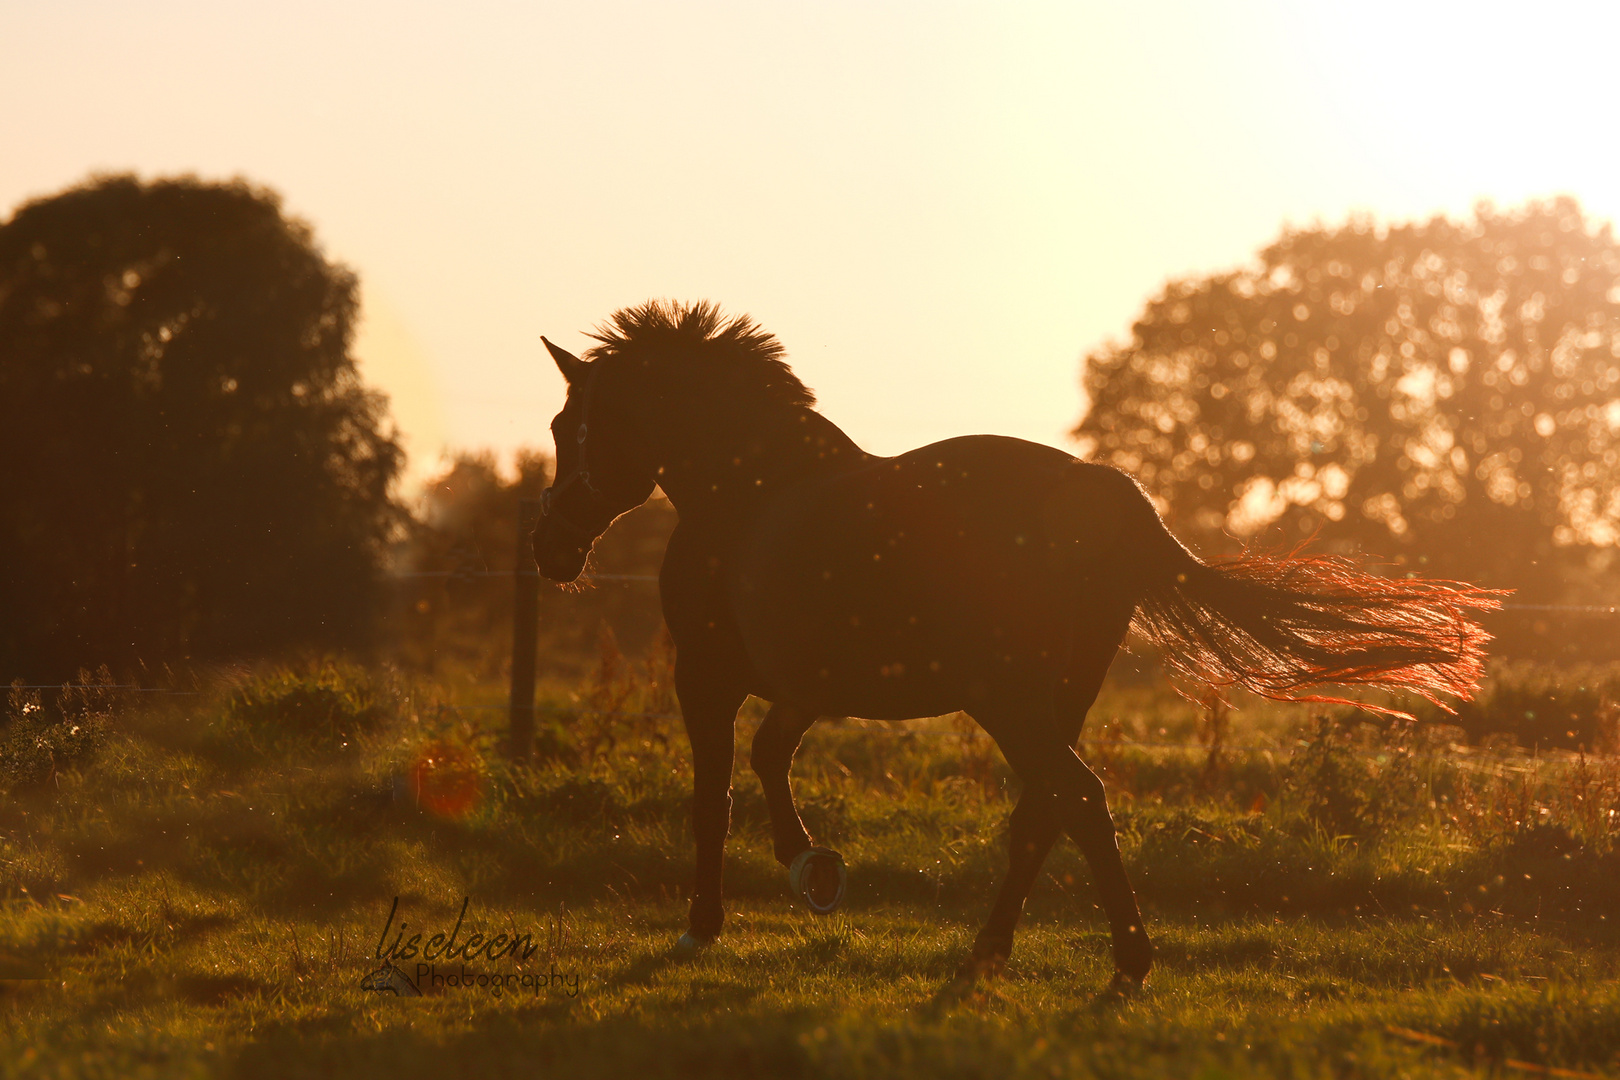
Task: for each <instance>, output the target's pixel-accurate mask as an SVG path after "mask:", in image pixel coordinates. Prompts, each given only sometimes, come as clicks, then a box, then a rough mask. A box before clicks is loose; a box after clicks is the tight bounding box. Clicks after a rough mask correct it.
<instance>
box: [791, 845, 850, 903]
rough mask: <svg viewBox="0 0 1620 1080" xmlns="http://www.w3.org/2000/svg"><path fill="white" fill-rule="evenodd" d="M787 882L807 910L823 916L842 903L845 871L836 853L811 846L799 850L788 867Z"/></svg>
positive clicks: (839, 856) (846, 881)
mask: <svg viewBox="0 0 1620 1080" xmlns="http://www.w3.org/2000/svg"><path fill="white" fill-rule="evenodd" d="M788 884H789V885H791V886H792V887H793V892H794V894H795V895H796V896H799V897H801V898H802V899H803V900H804V902H805V903H806V904H809V905H810V910H811V911H813V912H815V913H816V914H817V915H826V914H828V913H830V912H832V911H835V910H837V908H838V905H839V904H841V903H843V902H844V890H845V889H846V888H848V886H849V871H848V870H846V869H845V868H844V857H843V856H842V855H840V854H838V852H836V851H832V850H831V849H829V848H824V847H813V848H810V849H808V850H806V851H801V852H799V855H798V857H797V858H796V859H794V860H793V865H791V866H789V867H788Z"/></svg>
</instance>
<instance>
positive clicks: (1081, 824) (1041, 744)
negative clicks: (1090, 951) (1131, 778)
mask: <svg viewBox="0 0 1620 1080" xmlns="http://www.w3.org/2000/svg"><path fill="white" fill-rule="evenodd" d="M1019 719H1022V720H1023V723H1022V724H1020V723H1019ZM1031 720H1034V723H1030V721H1031ZM1014 725H1016V726H1014ZM985 726H986V728H987V729H988V730H989V731H990V733H991V734H992V735H993V736H995V738H996V741H997V742H998V743H999V744H1000V746H1001V750H1002V753H1004V754H1005V755H1006V756H1007V761H1008V763H1009V764H1011V765H1012V767H1013V769H1014V770H1016V771H1017V772H1018V774H1019V776H1020V777H1022V778H1023V780H1024V783H1025V784H1026V785H1027V786H1028V787H1029V788H1030V789H1033V790H1037V791H1042V792H1050V793H1051V794H1043V795H1042V796H1041V797H1042V799H1043V800H1044V801H1046V802H1047V807H1048V811H1049V812H1050V813H1052V814H1053V815H1054V816H1055V817H1056V819H1057V821H1058V822H1059V824H1060V825H1061V826H1062V827H1063V829H1064V830H1065V831H1067V832H1068V834H1069V835H1070V836H1071V837H1073V838H1074V841H1075V843H1077V844H1079V845H1080V850H1081V852H1082V853H1083V854H1084V855H1085V857H1086V863H1087V864H1088V865H1089V866H1090V867H1091V874H1092V878H1093V879H1094V880H1095V882H1096V885H1097V891H1098V892H1099V893H1100V894H1101V897H1102V902H1103V910H1104V911H1105V912H1106V913H1107V914H1108V925H1109V929H1110V931H1111V932H1112V935H1113V947H1114V948H1113V952H1114V966H1115V968H1116V969H1117V971H1116V974H1115V982H1116V984H1123V985H1126V986H1134V985H1137V984H1140V983H1141V982H1142V980H1143V979H1145V978H1146V977H1147V973H1148V968H1149V967H1150V966H1151V965H1152V948H1151V946H1149V944H1148V939H1147V932H1146V931H1145V930H1144V928H1143V926H1142V913H1141V911H1139V910H1138V908H1137V906H1136V893H1135V891H1134V890H1132V888H1131V882H1130V878H1129V877H1127V876H1126V873H1125V864H1124V862H1123V861H1122V860H1121V859H1120V856H1119V840H1118V837H1117V836H1116V835H1115V832H1114V819H1113V817H1112V815H1110V814H1109V813H1108V803H1107V801H1106V799H1105V797H1104V792H1103V784H1102V781H1101V780H1099V779H1098V778H1097V774H1096V773H1094V772H1092V771H1091V770H1090V769H1089V768H1087V767H1086V764H1085V762H1083V761H1081V760H1080V758H1079V757H1078V756H1076V754H1075V752H1074V750H1073V748H1072V747H1070V746H1067V745H1065V744H1064V742H1063V739H1062V737H1061V736H1060V735H1058V734H1056V733H1055V732H1054V730H1053V729H1052V727H1051V726H1050V725H1047V724H1043V723H1041V722H1040V718H1039V717H1038V716H1036V717H1032V716H1028V715H1026V716H1024V717H1022V718H1017V719H1012V721H1011V723H1008V721H1007V719H1002V720H1000V721H999V722H997V721H992V723H990V724H986V725H985Z"/></svg>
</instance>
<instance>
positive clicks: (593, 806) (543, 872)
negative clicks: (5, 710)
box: [0, 655, 1620, 1080]
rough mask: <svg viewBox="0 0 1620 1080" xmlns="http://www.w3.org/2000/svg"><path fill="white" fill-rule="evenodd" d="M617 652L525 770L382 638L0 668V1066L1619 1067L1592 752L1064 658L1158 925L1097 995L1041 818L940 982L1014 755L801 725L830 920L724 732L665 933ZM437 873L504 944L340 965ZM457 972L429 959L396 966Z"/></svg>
mask: <svg viewBox="0 0 1620 1080" xmlns="http://www.w3.org/2000/svg"><path fill="white" fill-rule="evenodd" d="M661 671H662V668H661V667H660V666H659V662H657V661H656V660H655V662H653V663H651V664H650V665H649V666H647V667H643V666H640V665H632V664H629V663H627V662H625V661H623V660H622V658H618V657H615V656H612V655H605V656H604V662H603V664H602V666H601V667H600V668H599V671H598V674H597V675H596V676H595V677H594V678H593V679H592V680H590V681H589V682H588V683H586V684H583V685H580V686H575V687H561V686H556V687H549V688H547V695H548V700H549V701H550V703H551V705H552V706H553V707H554V708H555V709H556V710H558V712H557V713H556V715H558V716H562V715H564V713H563V711H564V710H566V713H567V715H566V719H559V720H557V721H556V722H552V723H548V724H547V725H546V726H545V728H544V730H543V732H542V736H543V737H542V738H541V740H540V746H541V751H542V753H541V756H540V757H539V758H538V759H537V761H536V763H535V764H534V765H533V766H532V767H511V766H508V765H506V764H504V763H503V762H502V760H501V758H500V755H499V752H498V743H497V741H496V739H497V735H498V728H499V726H500V720H501V714H500V712H499V711H498V710H497V709H494V708H488V709H478V708H471V707H467V705H468V703H471V704H473V705H476V704H478V703H479V702H480V701H482V703H483V704H485V705H488V706H495V705H498V704H499V701H500V695H499V693H498V691H496V690H495V689H493V688H486V689H485V690H484V691H483V693H484V694H485V697H483V698H482V699H480V697H479V694H480V690H479V688H477V687H471V686H461V687H442V686H441V687H425V686H421V685H413V684H412V683H411V682H410V681H409V680H406V679H404V678H403V677H401V676H398V675H394V674H390V673H387V672H378V671H367V670H362V669H357V668H349V667H343V666H335V665H324V666H322V665H315V666H311V667H307V668H304V669H298V670H275V671H262V672H257V673H254V674H251V675H246V674H244V675H237V676H234V677H231V678H222V679H220V680H218V681H217V682H214V683H209V684H206V685H204V686H201V687H199V688H198V692H197V693H196V694H194V695H191V696H157V695H153V696H152V697H151V698H150V699H149V700H146V701H144V703H143V704H141V705H140V706H139V707H134V706H129V705H126V704H122V703H121V701H119V700H117V695H115V694H111V693H108V694H98V693H85V694H80V695H77V696H75V697H72V698H70V699H69V700H66V701H65V702H53V701H52V700H50V699H49V698H46V699H36V698H32V697H30V696H29V694H28V693H27V692H15V693H14V694H13V699H12V701H11V705H10V709H9V714H8V715H9V717H10V720H9V722H8V724H7V726H6V727H5V728H4V729H0V730H3V732H4V733H5V741H4V742H3V743H0V765H3V766H4V767H5V770H6V774H5V779H4V783H5V784H6V785H7V792H6V795H5V797H4V800H3V802H0V1024H3V1028H0V1030H3V1038H4V1045H3V1049H0V1075H5V1076H119V1077H123V1076H140V1075H151V1076H216V1075H239V1076H276V1077H287V1076H304V1075H332V1076H339V1075H341V1076H351V1075H379V1076H413V1077H414V1076H444V1075H481V1076H483V1075H498V1074H502V1073H506V1072H510V1073H512V1074H518V1075H543V1076H564V1075H566V1076H576V1077H577V1076H583V1077H595V1076H602V1077H608V1076H612V1077H623V1076H630V1077H637V1078H649V1080H650V1078H653V1077H664V1076H693V1075H710V1074H715V1075H730V1076H771V1077H774V1076H782V1077H823V1076H825V1077H846V1076H857V1077H858V1076H884V1077H887V1076H900V1077H911V1076H916V1077H939V1076H944V1077H957V1076H959V1077H970V1076H1006V1075H1039V1076H1107V1077H1182V1076H1185V1077H1210V1078H1214V1077H1250V1076H1254V1077H1284V1076H1286V1077H1293V1076H1309V1077H1314V1076H1332V1077H1356V1076H1397V1075H1404V1076H1413V1077H1425V1076H1458V1075H1478V1074H1485V1073H1490V1074H1493V1075H1527V1076H1528V1075H1538V1074H1540V1075H1571V1074H1575V1075H1600V1076H1604V1075H1620V844H1617V840H1620V820H1617V808H1620V760H1617V758H1616V757H1615V756H1614V755H1613V754H1612V753H1611V754H1608V755H1599V756H1591V757H1582V756H1580V755H1578V754H1571V753H1566V752H1558V753H1553V754H1535V755H1532V754H1529V753H1526V752H1523V751H1517V750H1508V749H1496V750H1482V749H1479V748H1472V749H1468V748H1462V747H1458V746H1455V745H1453V743H1452V742H1451V741H1450V739H1451V737H1452V736H1453V735H1454V734H1455V733H1448V732H1446V731H1444V730H1434V729H1430V728H1422V729H1409V728H1405V727H1401V726H1399V725H1396V726H1394V727H1388V726H1385V727H1378V726H1374V725H1371V724H1365V723H1360V722H1358V721H1357V720H1356V717H1355V714H1351V713H1349V712H1348V711H1341V712H1340V713H1338V714H1330V715H1327V716H1318V715H1316V714H1314V713H1312V712H1310V711H1308V710H1306V709H1305V708H1303V707H1294V708H1283V707H1277V706H1269V705H1251V706H1249V707H1247V708H1244V709H1242V710H1241V711H1239V712H1238V713H1237V714H1235V715H1234V717H1233V718H1232V720H1231V724H1230V728H1229V729H1227V728H1224V727H1223V728H1222V729H1221V730H1220V731H1218V732H1212V731H1211V730H1210V729H1209V725H1208V723H1207V722H1205V721H1203V720H1201V717H1200V713H1199V711H1198V710H1196V709H1194V708H1193V707H1191V706H1189V705H1187V704H1186V703H1184V702H1182V701H1180V700H1179V699H1176V698H1174V697H1172V696H1170V695H1168V694H1167V693H1163V692H1155V691H1149V690H1142V689H1134V690H1133V689H1128V688H1127V689H1113V690H1110V691H1108V692H1107V694H1106V696H1105V698H1104V700H1103V701H1101V702H1100V703H1099V705H1098V708H1097V709H1096V711H1095V712H1094V713H1093V724H1092V727H1091V728H1090V729H1089V730H1088V732H1087V735H1088V738H1091V739H1092V741H1091V742H1089V743H1088V744H1086V745H1085V746H1083V747H1082V750H1083V752H1084V754H1085V756H1086V757H1087V758H1088V760H1090V761H1092V762H1093V763H1094V764H1095V765H1096V766H1097V767H1098V768H1099V770H1100V771H1101V772H1103V774H1104V776H1105V779H1106V780H1107V781H1108V784H1109V788H1110V791H1111V797H1112V799H1113V800H1114V805H1115V808H1116V817H1117V819H1118V822H1119V825H1120V829H1121V843H1122V848H1123V850H1124V852H1125V857H1126V863H1127V866H1128V867H1129V869H1130V871H1131V873H1132V876H1133V879H1134V880H1135V882H1136V884H1137V886H1138V889H1139V891H1140V893H1141V896H1142V901H1143V908H1144V913H1145V915H1146V917H1147V919H1148V926H1149V930H1150V932H1151V933H1152V934H1153V935H1154V938H1155V943H1156V946H1157V961H1158V964H1157V967H1156V968H1155V969H1154V972H1153V975H1152V978H1151V980H1150V983H1149V986H1148V988H1147V989H1146V990H1145V991H1144V992H1143V993H1142V994H1141V995H1139V996H1138V997H1137V998H1135V999H1134V1000H1131V1001H1128V1002H1123V1003H1119V1002H1108V1001H1105V1000H1101V999H1098V997H1097V992H1098V991H1099V990H1100V989H1101V988H1102V987H1104V986H1105V985H1106V983H1107V980H1108V976H1109V974H1110V964H1109V961H1108V957H1107V928H1106V926H1105V924H1104V923H1103V921H1102V919H1101V915H1100V912H1098V911H1097V909H1096V907H1095V905H1094V903H1093V897H1092V894H1091V891H1090V886H1089V884H1088V881H1087V875H1086V872H1085V868H1084V865H1083V864H1082V862H1081V861H1080V859H1079V857H1078V855H1077V853H1076V852H1075V850H1074V848H1073V847H1072V845H1068V844H1064V845H1062V846H1060V848H1059V849H1058V850H1057V851H1056V852H1055V853H1054V856H1053V858H1052V859H1051V861H1050V862H1049V864H1048V866H1047V873H1046V874H1045V875H1044V876H1043V879H1042V881H1041V882H1040V884H1039V885H1038V886H1037V889H1036V892H1035V895H1034V897H1033V898H1032V900H1031V903H1030V908H1029V913H1028V916H1027V919H1026V923H1025V926H1024V929H1023V930H1022V932H1021V934H1020V936H1019V938H1018V943H1017V946H1016V949H1015V952H1014V955H1013V958H1012V961H1011V963H1010V964H1009V967H1008V970H1007V972H1006V973H1005V974H1004V975H1003V976H1002V977H1000V978H998V979H994V980H989V981H984V982H980V983H979V984H977V985H975V986H971V987H964V986H961V985H958V984H954V983H953V981H952V975H953V972H954V971H955V969H956V966H957V964H958V963H960V961H961V960H962V958H963V957H964V955H965V954H966V951H967V948H968V945H969V943H970V941H971V939H972V935H973V933H974V932H975V931H976V929H977V927H978V923H979V920H980V919H981V918H982V917H983V915H984V914H985V912H986V911H987V910H988V907H989V903H990V900H991V897H992V892H993V889H994V887H995V884H996V882H997V880H998V878H999V875H1000V873H1001V871H1002V869H1003V867H1004V861H1005V847H1004V835H1003V830H1004V823H1005V818H1006V815H1007V812H1008V810H1009V809H1010V807H1011V793H1012V791H1013V790H1014V785H1013V783H1012V781H1011V778H1010V777H1009V776H1008V774H1007V772H1006V770H1005V767H1004V766H1003V765H1002V763H1001V760H1000V758H999V756H998V755H997V754H996V753H995V751H994V749H993V748H992V747H991V746H990V744H989V743H988V741H987V740H985V739H984V738H983V737H982V736H977V737H976V736H975V735H974V733H973V729H972V728H971V726H970V725H968V724H967V723H966V722H964V721H962V720H960V719H952V718H943V719H938V720H934V721H927V722H923V723H920V724H915V725H910V726H908V727H906V728H901V729H891V728H890V727H889V726H887V725H875V724H866V723H863V722H858V721H843V722H838V723H824V724H822V725H820V726H818V728H817V729H815V730H814V731H812V733H811V734H810V736H809V737H808V739H807V740H806V745H805V748H804V750H803V751H802V752H801V756H800V759H799V763H798V764H797V765H796V767H795V771H794V775H795V786H796V791H797V792H798V794H799V797H800V801H801V803H802V805H803V813H804V817H805V819H806V822H807V824H808V825H809V827H810V829H811V831H812V833H814V834H815V835H816V836H817V837H818V839H819V840H822V841H824V842H827V843H829V844H832V845H834V846H837V847H838V848H839V849H840V850H841V851H842V852H843V854H844V855H845V857H846V859H847V860H848V861H849V865H850V876H851V877H850V897H849V901H848V903H847V904H846V906H845V908H844V909H843V910H842V911H841V912H839V913H838V914H836V915H834V916H831V917H825V918H822V917H816V916H814V915H811V914H810V913H808V912H807V911H805V910H804V908H803V907H802V905H795V904H794V903H793V902H792V900H791V898H790V897H789V895H788V890H787V885H786V875H785V874H784V873H783V872H782V870H781V868H780V867H778V866H777V865H776V863H775V862H774V861H773V860H772V858H771V856H770V843H769V838H768V828H767V823H766V817H765V810H764V804H763V800H762V798H761V797H760V795H759V790H758V786H757V784H756V783H755V782H754V780H753V777H752V775H751V774H749V773H748V772H747V770H746V766H744V765H743V764H742V762H743V761H745V759H746V753H743V754H740V755H739V771H738V775H737V781H736V795H735V799H736V805H735V810H734V816H733V830H732V840H731V844H730V848H729V853H730V854H729V861H728V868H727V886H728V890H729V894H730V901H729V904H728V910H729V916H728V923H727V928H726V932H725V934H724V936H723V937H722V939H721V942H720V943H719V944H717V945H716V946H714V947H713V948H711V949H709V950H707V951H705V952H704V953H701V954H699V955H698V956H697V957H696V958H683V957H681V956H678V955H676V954H675V953H673V952H672V950H671V946H672V945H673V943H674V941H675V939H676V937H677V936H678V935H679V933H680V932H681V930H682V929H684V925H685V899H684V898H685V896H686V890H687V888H688V884H689V875H690V866H691V852H690V841H689V830H688V827H687V823H686V815H687V797H688V791H687V783H688V776H689V773H688V766H687V758H686V750H685V745H684V741H683V739H682V737H681V735H680V732H679V723H678V721H673V720H670V719H667V715H668V712H669V711H670V709H671V708H672V706H671V703H670V702H669V700H668V696H667V690H666V688H665V686H664V683H665V682H667V680H665V679H663V678H661ZM446 700H456V701H458V702H461V703H462V707H460V708H451V707H448V706H446V705H444V704H443V702H444V701H446ZM626 714H628V715H626ZM644 714H651V715H650V716H649V715H644ZM757 718H758V717H757V714H753V715H749V716H745V718H744V720H743V721H742V722H741V723H740V724H739V745H740V746H742V747H743V748H744V749H746V745H747V739H748V737H749V735H750V733H751V729H752V726H753V724H754V723H755V722H757ZM1200 733H1202V735H1203V737H1204V742H1203V743H1202V744H1201V743H1200V742H1199V735H1200ZM1215 735H1219V736H1220V738H1219V740H1218V742H1219V745H1218V746H1217V747H1216V748H1215V751H1214V752H1213V753H1212V752H1211V749H1210V747H1209V745H1208V744H1209V742H1210V740H1211V738H1212V737H1213V736H1215ZM1144 744H1149V745H1144ZM395 897H398V898H399V907H398V910H397V912H395V913H394V916H393V919H394V921H393V923H392V924H390V926H391V928H390V930H389V933H388V935H387V937H386V938H384V937H383V928H384V925H385V923H387V921H388V920H389V917H390V910H391V907H392V901H393V899H394V898H395ZM464 903H465V905H466V909H465V915H464V916H463V917H462V925H461V929H460V930H459V931H457V933H458V935H459V936H458V937H457V941H458V942H460V943H466V942H467V941H468V940H469V938H468V935H469V934H474V933H476V934H480V935H482V936H483V937H484V938H485V939H486V942H487V939H489V938H493V937H494V936H495V935H497V934H504V935H506V936H507V938H508V939H511V938H513V937H517V936H524V937H525V941H524V943H523V944H524V949H525V950H527V951H528V957H527V959H522V958H521V956H520V955H512V956H503V957H501V958H499V959H495V960H489V959H488V957H487V955H486V956H484V957H482V958H479V959H476V960H474V961H472V962H465V961H459V962H455V963H444V964H441V965H439V967H437V968H436V970H435V971H434V972H433V973H431V974H429V976H428V977H427V978H426V979H423V980H421V981H422V982H423V983H424V989H426V990H427V992H426V993H425V994H424V995H423V996H420V997H401V996H396V995H394V994H389V993H380V992H377V991H374V990H367V989H362V988H361V981H362V979H364V978H365V977H366V976H367V975H368V974H369V973H371V972H372V971H374V970H375V969H376V968H378V967H379V961H378V959H377V954H378V952H379V947H380V946H379V940H380V938H381V939H382V942H381V945H382V947H384V948H386V947H387V946H388V945H389V944H390V943H392V942H394V941H396V940H397V941H400V942H401V943H403V942H404V941H406V940H408V937H409V934H411V933H416V932H422V933H423V934H424V936H425V937H426V936H431V935H432V934H433V933H442V934H449V933H450V932H451V930H452V928H453V927H455V925H456V923H457V920H458V914H459V913H461V912H462V910H463V904H464ZM402 922H403V923H405V924H406V929H405V931H403V932H401V931H400V924H401V923H402ZM396 935H398V936H396ZM484 948H485V952H486V954H487V952H489V951H490V950H489V947H488V945H487V943H486V944H485V946H484ZM418 962H420V958H415V959H414V960H405V959H401V960H400V961H399V966H400V967H401V968H402V969H404V970H407V971H408V972H409V973H411V974H412V975H415V974H417V972H416V968H415V964H416V963H418ZM463 966H464V967H465V968H466V969H467V970H469V971H471V972H473V973H474V974H475V978H474V980H473V985H471V986H457V985H453V982H452V980H449V979H445V980H444V982H445V984H444V985H443V986H439V987H435V986H434V985H432V984H433V981H434V980H433V978H432V975H433V974H437V975H439V976H441V977H443V976H445V975H447V974H456V975H457V980H455V981H459V973H460V970H461V968H462V967H463ZM477 974H482V975H484V976H485V978H486V981H487V979H488V977H489V976H490V975H491V974H495V975H497V976H499V978H500V981H501V982H502V983H503V985H502V986H501V987H500V988H499V992H497V991H496V989H494V988H492V987H490V986H487V985H486V986H479V985H477V982H476V975H477ZM1559 1070H1562V1072H1560V1071H1559Z"/></svg>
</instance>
